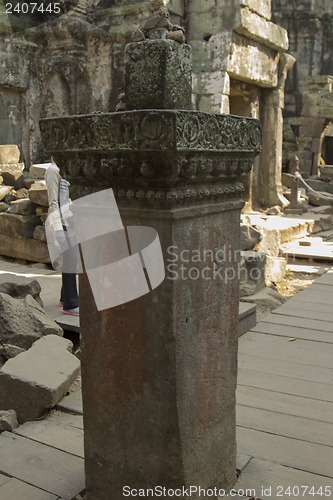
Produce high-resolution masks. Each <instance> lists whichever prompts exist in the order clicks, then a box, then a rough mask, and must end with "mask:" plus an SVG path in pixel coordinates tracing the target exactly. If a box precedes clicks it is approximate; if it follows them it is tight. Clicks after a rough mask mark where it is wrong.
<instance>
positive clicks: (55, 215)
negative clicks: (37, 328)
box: [44, 160, 79, 316]
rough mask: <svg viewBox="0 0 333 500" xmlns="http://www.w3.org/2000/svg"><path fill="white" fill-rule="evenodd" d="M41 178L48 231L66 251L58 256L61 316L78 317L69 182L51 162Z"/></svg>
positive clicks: (75, 258)
mask: <svg viewBox="0 0 333 500" xmlns="http://www.w3.org/2000/svg"><path fill="white" fill-rule="evenodd" d="M44 177H45V180H46V185H47V193H48V199H49V217H48V221H47V222H48V229H49V230H50V229H51V231H52V232H53V233H54V234H53V236H54V241H56V242H57V245H59V246H60V247H61V246H64V248H66V250H65V251H64V252H62V254H61V257H62V261H61V270H62V287H61V296H60V305H61V306H62V307H63V314H69V315H72V316H79V296H78V291H77V284H76V272H75V270H76V262H77V246H76V245H75V243H74V244H73V238H71V236H72V235H71V233H74V227H73V214H72V212H71V211H70V204H71V200H70V197H69V182H68V181H66V180H65V179H63V178H62V177H61V175H60V171H59V167H58V166H57V165H56V164H55V163H54V161H53V160H52V163H51V164H50V166H49V167H48V168H47V170H46V172H45V176H44ZM51 214H52V215H51ZM47 233H48V231H47ZM48 244H49V241H48ZM49 249H50V244H49ZM51 260H52V258H51Z"/></svg>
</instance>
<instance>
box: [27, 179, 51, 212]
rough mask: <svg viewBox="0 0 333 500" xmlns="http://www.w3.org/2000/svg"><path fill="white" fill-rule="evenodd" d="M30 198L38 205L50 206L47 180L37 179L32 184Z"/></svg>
mask: <svg viewBox="0 0 333 500" xmlns="http://www.w3.org/2000/svg"><path fill="white" fill-rule="evenodd" d="M29 198H30V200H31V201H33V202H34V203H36V205H43V206H44V207H48V206H49V200H48V196H47V187H46V182H45V181H36V182H34V184H32V186H31V188H30V189H29Z"/></svg>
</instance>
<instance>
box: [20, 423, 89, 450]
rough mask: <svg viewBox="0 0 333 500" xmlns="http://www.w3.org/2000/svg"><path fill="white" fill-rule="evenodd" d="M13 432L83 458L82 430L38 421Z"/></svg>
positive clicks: (26, 424)
mask: <svg viewBox="0 0 333 500" xmlns="http://www.w3.org/2000/svg"><path fill="white" fill-rule="evenodd" d="M14 432H15V434H18V435H20V436H25V437H27V438H29V439H33V440H34V441H37V442H39V443H42V444H47V445H48V446H52V447H53V448H57V449H58V450H62V451H65V452H67V453H71V454H72V455H76V456H78V457H82V458H83V457H84V450H83V430H81V429H77V428H75V427H71V426H69V425H65V424H60V423H58V422H54V421H50V420H39V421H37V422H26V423H25V424H23V425H20V427H18V428H17V429H15V431H14Z"/></svg>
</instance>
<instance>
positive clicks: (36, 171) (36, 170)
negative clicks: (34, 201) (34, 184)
mask: <svg viewBox="0 0 333 500" xmlns="http://www.w3.org/2000/svg"><path fill="white" fill-rule="evenodd" d="M50 165H52V164H51V163H35V164H34V165H31V167H30V171H29V172H30V175H31V177H32V178H33V179H44V175H45V172H46V170H47V169H48V168H49V166H50Z"/></svg>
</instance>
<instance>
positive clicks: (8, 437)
mask: <svg viewBox="0 0 333 500" xmlns="http://www.w3.org/2000/svg"><path fill="white" fill-rule="evenodd" d="M0 472H2V473H3V474H7V475H11V476H13V477H15V478H16V479H20V480H21V481H23V482H27V483H29V484H32V485H33V486H36V487H37V488H40V489H43V490H45V491H47V492H49V493H53V494H54V495H58V497H63V498H64V499H66V500H70V499H71V498H72V497H73V496H75V495H76V494H78V493H79V492H80V491H82V490H83V489H84V462H83V459H82V458H79V457H75V456H74V455H70V454H69V453H65V452H63V451H60V450H56V449H55V448H51V447H49V446H46V445H43V444H40V443H36V442H35V441H32V440H31V439H27V438H25V437H21V436H17V435H14V434H11V433H9V432H4V433H3V434H2V435H1V437H0Z"/></svg>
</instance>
